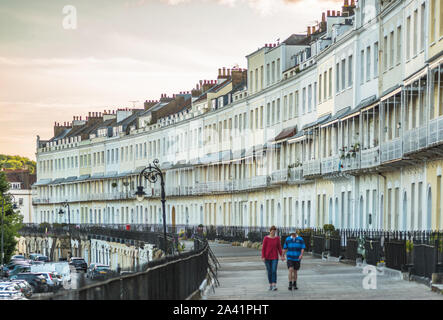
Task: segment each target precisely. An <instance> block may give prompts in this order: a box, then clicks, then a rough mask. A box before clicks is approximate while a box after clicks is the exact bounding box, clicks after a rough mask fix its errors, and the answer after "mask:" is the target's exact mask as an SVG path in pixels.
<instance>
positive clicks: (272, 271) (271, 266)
mask: <svg viewBox="0 0 443 320" xmlns="http://www.w3.org/2000/svg"><path fill="white" fill-rule="evenodd" d="M265 265H266V270H267V271H268V281H269V284H271V283H277V265H278V259H275V260H265Z"/></svg>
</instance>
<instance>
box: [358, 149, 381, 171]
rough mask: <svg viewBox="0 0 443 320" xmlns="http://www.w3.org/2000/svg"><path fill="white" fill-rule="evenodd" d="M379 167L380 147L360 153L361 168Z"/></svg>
mask: <svg viewBox="0 0 443 320" xmlns="http://www.w3.org/2000/svg"><path fill="white" fill-rule="evenodd" d="M378 165H380V147H378V146H377V147H375V148H370V149H366V150H362V151H361V164H360V166H361V168H362V169H368V168H372V167H376V166H378Z"/></svg>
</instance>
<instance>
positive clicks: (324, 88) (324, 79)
mask: <svg viewBox="0 0 443 320" xmlns="http://www.w3.org/2000/svg"><path fill="white" fill-rule="evenodd" d="M327 73H328V72H327V71H325V73H324V74H323V77H324V78H323V85H324V87H323V90H324V93H323V97H324V99H325V100H326V97H327V96H328V95H327V91H326V90H327V89H328V88H327V83H326V81H327V78H326V77H327Z"/></svg>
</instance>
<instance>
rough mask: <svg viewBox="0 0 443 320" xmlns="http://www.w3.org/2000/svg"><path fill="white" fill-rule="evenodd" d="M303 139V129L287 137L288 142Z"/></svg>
mask: <svg viewBox="0 0 443 320" xmlns="http://www.w3.org/2000/svg"><path fill="white" fill-rule="evenodd" d="M304 139H305V131H304V130H301V131H299V132H297V134H296V135H294V136H292V137H291V138H289V139H288V143H294V142H299V141H301V140H304Z"/></svg>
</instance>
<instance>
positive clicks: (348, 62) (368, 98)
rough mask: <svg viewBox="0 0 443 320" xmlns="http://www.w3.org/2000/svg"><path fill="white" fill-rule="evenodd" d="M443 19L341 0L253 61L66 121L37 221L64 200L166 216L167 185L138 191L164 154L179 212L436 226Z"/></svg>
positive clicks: (91, 214) (280, 222)
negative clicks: (136, 103) (140, 194)
mask: <svg viewBox="0 0 443 320" xmlns="http://www.w3.org/2000/svg"><path fill="white" fill-rule="evenodd" d="M430 6H431V8H430ZM437 12H438V13H437ZM440 18H441V6H440V2H439V1H428V0H409V1H399V0H397V1H379V0H365V1H362V0H361V1H358V2H357V3H354V1H345V4H344V5H343V7H342V10H341V11H340V12H335V11H328V12H326V13H324V14H323V15H322V19H321V21H320V22H319V24H318V25H315V26H310V27H309V28H308V32H307V34H305V35H292V36H290V37H289V38H288V39H286V40H285V41H283V42H282V43H276V44H266V45H265V46H263V47H261V48H259V49H258V50H256V51H254V52H253V53H251V54H249V55H247V56H246V58H247V65H248V69H247V70H242V69H238V68H232V69H219V71H218V77H217V79H216V80H202V81H200V82H199V84H197V86H196V87H195V88H194V89H193V90H192V91H190V92H181V93H179V94H176V95H174V96H173V97H167V96H166V95H162V96H161V98H160V100H159V101H151V100H149V101H146V102H145V105H144V109H137V110H135V109H134V110H128V109H124V110H121V109H120V110H117V111H115V112H113V111H110V110H108V111H105V112H104V113H103V114H101V113H99V114H96V113H91V114H90V115H89V116H88V119H87V120H81V119H80V118H79V117H74V120H73V122H72V123H68V124H64V125H60V124H56V125H55V127H54V137H53V138H52V139H50V140H46V141H43V140H40V139H38V148H37V175H38V180H37V183H36V184H35V185H34V188H35V192H36V196H35V197H34V199H33V204H34V206H35V219H34V221H37V222H43V221H49V222H56V221H60V219H65V220H66V219H67V218H66V216H64V217H60V216H58V215H57V214H56V213H57V211H58V209H59V207H60V203H61V202H62V201H64V200H68V201H69V203H70V206H71V221H73V222H74V223H98V224H116V223H125V224H126V223H137V224H158V223H162V215H161V203H160V198H159V197H160V190H159V184H156V185H153V184H150V183H148V182H147V181H142V184H143V185H144V187H145V188H146V189H145V190H147V193H148V196H147V197H146V199H145V200H143V201H142V202H136V200H135V195H134V194H135V191H136V187H137V185H138V184H139V181H137V180H138V173H139V172H140V171H141V170H142V169H143V167H145V166H147V165H148V164H149V163H151V162H152V161H153V160H154V159H159V163H160V167H161V168H162V170H164V172H165V173H166V195H167V202H166V209H167V218H166V219H167V221H166V222H167V223H168V224H170V225H196V224H199V223H203V224H204V225H217V226H244V227H269V226H270V225H276V226H279V227H322V226H323V225H324V224H326V223H332V224H334V225H335V226H336V227H338V228H365V229H389V230H427V229H431V228H432V229H442V228H443V218H442V214H443V213H442V203H441V199H442V196H441V193H442V190H441V189H442V187H441V175H442V166H443V165H442V161H441V160H440V159H441V158H443V149H442V148H441V146H440V143H441V142H443V134H441V133H442V132H443V130H440V126H441V127H442V128H443V120H441V119H440V118H441V117H443V101H442V99H441V98H440V97H441V96H443V90H442V88H443V84H441V83H440V82H441V81H440V78H441V77H440V74H441V73H440V68H441V67H442V61H443V60H441V53H442V52H443V48H442V47H441V45H442V43H441V42H440V40H439V39H440V36H441V32H440V33H439V30H442V29H441V27H440ZM431 21H434V22H432V23H431ZM427 93H429V94H427ZM440 120H441V121H440ZM66 221H67V220H66Z"/></svg>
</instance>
